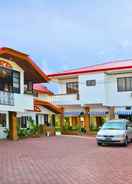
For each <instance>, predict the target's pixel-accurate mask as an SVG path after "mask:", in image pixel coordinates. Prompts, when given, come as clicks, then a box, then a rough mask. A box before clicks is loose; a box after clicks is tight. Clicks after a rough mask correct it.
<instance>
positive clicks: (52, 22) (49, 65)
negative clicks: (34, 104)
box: [0, 0, 132, 73]
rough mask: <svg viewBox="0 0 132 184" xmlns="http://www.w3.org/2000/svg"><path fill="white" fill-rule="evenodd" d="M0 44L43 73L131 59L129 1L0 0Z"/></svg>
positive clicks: (131, 42) (131, 1) (131, 23)
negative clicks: (28, 57)
mask: <svg viewBox="0 0 132 184" xmlns="http://www.w3.org/2000/svg"><path fill="white" fill-rule="evenodd" d="M0 46H6V47H12V48H14V49H18V50H20V51H24V52H26V53H28V54H29V55H31V56H32V57H33V58H34V59H35V61H36V62H37V63H38V64H39V65H40V66H42V67H43V69H44V71H45V72H49V73H51V72H56V71H61V70H65V69H72V68H78V67H81V66H87V65H92V64H96V63H101V62H105V61H109V60H113V59H114V60H115V59H124V58H132V0H22V1H19V0H4V1H3V0H0Z"/></svg>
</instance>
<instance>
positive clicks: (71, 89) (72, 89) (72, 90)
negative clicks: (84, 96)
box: [66, 82, 78, 94]
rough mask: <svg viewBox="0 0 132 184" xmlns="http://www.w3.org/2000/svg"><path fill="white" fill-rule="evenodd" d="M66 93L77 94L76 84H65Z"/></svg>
mask: <svg viewBox="0 0 132 184" xmlns="http://www.w3.org/2000/svg"><path fill="white" fill-rule="evenodd" d="M66 93H67V94H72V93H78V82H67V83H66Z"/></svg>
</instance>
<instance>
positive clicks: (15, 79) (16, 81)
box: [13, 71, 20, 93]
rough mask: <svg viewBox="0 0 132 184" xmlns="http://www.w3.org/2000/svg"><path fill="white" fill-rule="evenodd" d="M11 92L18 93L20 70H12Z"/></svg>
mask: <svg viewBox="0 0 132 184" xmlns="http://www.w3.org/2000/svg"><path fill="white" fill-rule="evenodd" d="M13 92H14V93H20V72H17V71H13Z"/></svg>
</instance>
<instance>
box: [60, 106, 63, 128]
mask: <svg viewBox="0 0 132 184" xmlns="http://www.w3.org/2000/svg"><path fill="white" fill-rule="evenodd" d="M61 110H62V112H61V114H60V127H61V130H62V131H63V127H64V108H63V107H62V108H61Z"/></svg>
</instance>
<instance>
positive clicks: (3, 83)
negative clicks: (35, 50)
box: [0, 67, 12, 92]
mask: <svg viewBox="0 0 132 184" xmlns="http://www.w3.org/2000/svg"><path fill="white" fill-rule="evenodd" d="M0 90H1V91H7V92H12V70H9V69H5V68H2V67H0Z"/></svg>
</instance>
